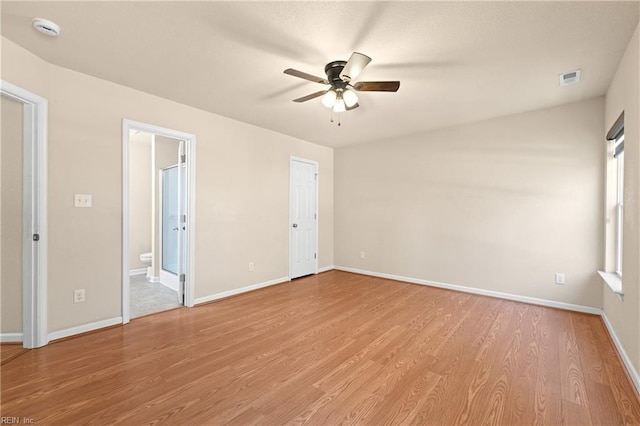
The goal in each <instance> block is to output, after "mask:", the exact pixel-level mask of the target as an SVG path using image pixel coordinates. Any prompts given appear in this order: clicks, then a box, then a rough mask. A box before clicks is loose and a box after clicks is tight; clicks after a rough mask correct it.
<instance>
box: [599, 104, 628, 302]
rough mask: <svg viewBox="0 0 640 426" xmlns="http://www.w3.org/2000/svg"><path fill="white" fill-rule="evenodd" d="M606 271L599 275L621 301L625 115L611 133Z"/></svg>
mask: <svg viewBox="0 0 640 426" xmlns="http://www.w3.org/2000/svg"><path fill="white" fill-rule="evenodd" d="M607 143H608V144H607V171H606V176H607V179H606V182H605V185H606V186H605V188H606V197H605V198H606V215H605V216H606V223H605V248H606V249H605V254H606V255H605V259H604V263H605V270H604V271H598V274H599V275H600V276H601V277H602V279H603V280H604V282H605V283H606V284H607V285H608V286H609V288H611V290H612V291H613V292H614V293H616V294H617V295H618V296H619V297H620V298H623V297H624V292H623V290H622V240H623V235H624V233H623V226H624V112H623V113H622V114H620V117H618V119H617V120H616V122H615V123H614V124H613V127H611V130H609V132H608V133H607Z"/></svg>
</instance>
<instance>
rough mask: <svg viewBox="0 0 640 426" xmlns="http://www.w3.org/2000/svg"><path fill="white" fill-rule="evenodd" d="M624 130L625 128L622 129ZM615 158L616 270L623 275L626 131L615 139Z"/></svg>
mask: <svg viewBox="0 0 640 426" xmlns="http://www.w3.org/2000/svg"><path fill="white" fill-rule="evenodd" d="M622 131H623V132H624V128H623V130H622ZM613 146H614V149H613V158H615V160H616V207H615V209H616V228H615V236H616V238H615V239H616V248H615V262H616V263H615V266H616V268H615V272H616V274H618V275H620V276H622V222H623V218H624V214H623V213H624V133H622V134H620V135H619V136H618V137H617V138H616V139H615V140H614V144H613Z"/></svg>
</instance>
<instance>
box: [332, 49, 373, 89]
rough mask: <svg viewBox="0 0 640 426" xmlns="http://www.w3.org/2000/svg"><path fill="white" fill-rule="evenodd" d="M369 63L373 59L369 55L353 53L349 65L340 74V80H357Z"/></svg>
mask: <svg viewBox="0 0 640 426" xmlns="http://www.w3.org/2000/svg"><path fill="white" fill-rule="evenodd" d="M369 62H371V58H370V57H368V56H367V55H363V54H362V53H358V52H353V53H352V54H351V57H350V58H349V60H348V61H347V65H345V66H344V68H343V69H342V71H341V72H340V79H341V80H342V81H347V82H348V81H351V80H353V79H355V78H356V77H357V76H358V74H360V73H361V72H362V70H363V69H364V67H366V66H367V65H368V64H369Z"/></svg>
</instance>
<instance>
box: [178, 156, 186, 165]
mask: <svg viewBox="0 0 640 426" xmlns="http://www.w3.org/2000/svg"><path fill="white" fill-rule="evenodd" d="M180 162H181V163H182V164H184V163H186V162H187V154H182V155H181V156H180Z"/></svg>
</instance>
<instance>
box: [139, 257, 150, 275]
mask: <svg viewBox="0 0 640 426" xmlns="http://www.w3.org/2000/svg"><path fill="white" fill-rule="evenodd" d="M152 259H153V255H152V254H151V253H142V254H141V255H140V261H141V262H142V263H144V264H145V265H147V278H150V277H151V260H152Z"/></svg>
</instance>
